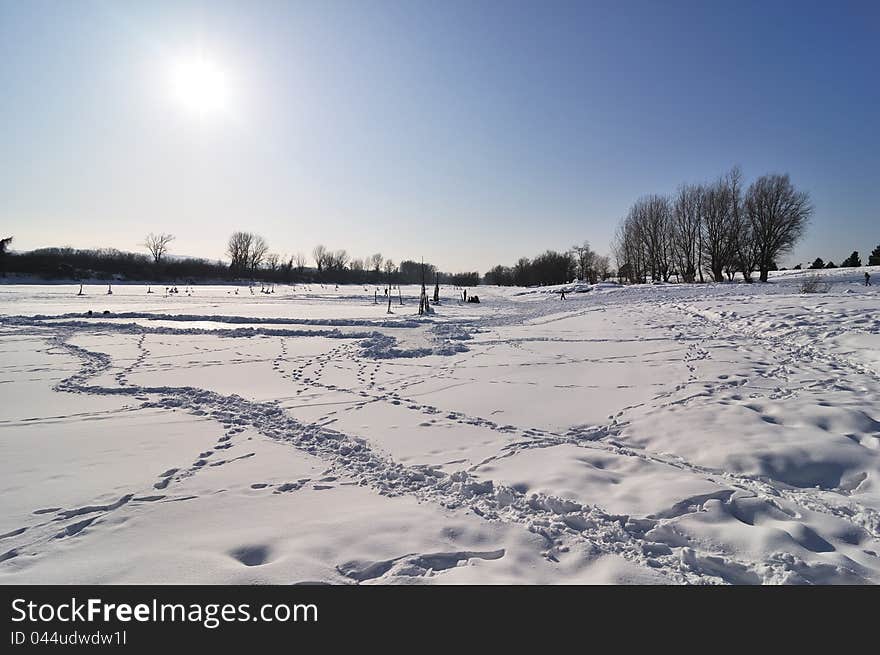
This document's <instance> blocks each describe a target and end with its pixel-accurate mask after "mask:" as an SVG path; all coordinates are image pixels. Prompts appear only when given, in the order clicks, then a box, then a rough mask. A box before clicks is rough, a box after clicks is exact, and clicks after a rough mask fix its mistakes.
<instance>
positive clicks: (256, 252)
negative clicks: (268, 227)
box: [248, 234, 269, 272]
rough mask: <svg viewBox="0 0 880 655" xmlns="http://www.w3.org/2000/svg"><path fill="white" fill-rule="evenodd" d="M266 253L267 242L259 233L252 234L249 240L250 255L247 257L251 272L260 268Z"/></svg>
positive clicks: (267, 248)
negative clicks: (251, 238)
mask: <svg viewBox="0 0 880 655" xmlns="http://www.w3.org/2000/svg"><path fill="white" fill-rule="evenodd" d="M268 253H269V244H268V243H266V240H265V239H264V238H263V237H261V236H260V235H259V234H254V235H253V240H252V241H251V251H250V257H249V258H248V266H249V267H250V269H251V271H252V272H253V271H256V270H257V269H258V268H260V265H261V264H262V263H263V261H264V260H265V259H266V255H267V254H268Z"/></svg>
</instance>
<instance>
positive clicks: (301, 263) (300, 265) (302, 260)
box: [293, 252, 308, 273]
mask: <svg viewBox="0 0 880 655" xmlns="http://www.w3.org/2000/svg"><path fill="white" fill-rule="evenodd" d="M293 263H294V264H295V265H296V270H297V271H299V272H300V273H302V272H303V270H304V269H305V267H306V264H307V263H308V262H307V260H306V256H305V255H304V254H302V253H301V252H298V253H296V254H295V255H294V256H293Z"/></svg>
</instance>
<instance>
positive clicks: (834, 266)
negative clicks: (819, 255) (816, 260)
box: [825, 262, 837, 268]
mask: <svg viewBox="0 0 880 655" xmlns="http://www.w3.org/2000/svg"><path fill="white" fill-rule="evenodd" d="M825 268H837V264H835V263H834V262H828V263H827V264H825Z"/></svg>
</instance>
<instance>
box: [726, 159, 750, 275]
mask: <svg viewBox="0 0 880 655" xmlns="http://www.w3.org/2000/svg"><path fill="white" fill-rule="evenodd" d="M725 181H726V183H727V187H728V190H729V193H730V202H731V210H732V214H733V215H732V227H731V232H732V248H733V261H732V262H731V263H730V264H729V267H730V268H731V269H733V271H734V272H735V271H737V270H738V271H739V272H741V273H742V276H743V280H745V281H746V282H751V281H752V271H754V270H755V266H756V265H757V261H758V240H757V239H756V238H755V231H754V229H753V228H752V224H751V222H750V221H749V219H748V216H747V214H746V209H745V199H744V198H743V189H742V172H741V171H740V169H739V166H734V167H733V168H732V169H731V170H730V172H729V173H728V174H727V177H726V178H725ZM729 277H730V278H731V279H732V278H733V276H732V275H730V276H729Z"/></svg>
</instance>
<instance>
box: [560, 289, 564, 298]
mask: <svg viewBox="0 0 880 655" xmlns="http://www.w3.org/2000/svg"><path fill="white" fill-rule="evenodd" d="M560 299H561V300H565V289H563V290H562V294H561V295H560Z"/></svg>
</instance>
